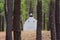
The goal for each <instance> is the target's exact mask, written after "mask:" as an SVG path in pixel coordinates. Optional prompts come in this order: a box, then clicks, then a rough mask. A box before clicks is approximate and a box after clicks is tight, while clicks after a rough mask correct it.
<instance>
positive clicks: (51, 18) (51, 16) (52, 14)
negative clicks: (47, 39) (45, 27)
mask: <svg viewBox="0 0 60 40" xmlns="http://www.w3.org/2000/svg"><path fill="white" fill-rule="evenodd" d="M49 9H50V10H49V27H50V30H51V40H56V27H55V0H50V8H49Z"/></svg>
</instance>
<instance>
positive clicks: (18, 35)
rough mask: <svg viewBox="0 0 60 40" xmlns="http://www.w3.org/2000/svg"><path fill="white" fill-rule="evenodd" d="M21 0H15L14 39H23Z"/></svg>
mask: <svg viewBox="0 0 60 40" xmlns="http://www.w3.org/2000/svg"><path fill="white" fill-rule="evenodd" d="M20 5H21V0H14V14H13V15H14V19H13V30H14V40H21V29H20V14H21V6H20Z"/></svg>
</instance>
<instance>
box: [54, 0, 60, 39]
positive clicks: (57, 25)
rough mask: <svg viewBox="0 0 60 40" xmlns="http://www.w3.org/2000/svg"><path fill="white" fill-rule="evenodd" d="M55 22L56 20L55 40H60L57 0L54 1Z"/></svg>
mask: <svg viewBox="0 0 60 40" xmlns="http://www.w3.org/2000/svg"><path fill="white" fill-rule="evenodd" d="M55 3H56V4H55V9H56V10H55V22H56V35H57V40H60V20H59V0H56V2H55Z"/></svg>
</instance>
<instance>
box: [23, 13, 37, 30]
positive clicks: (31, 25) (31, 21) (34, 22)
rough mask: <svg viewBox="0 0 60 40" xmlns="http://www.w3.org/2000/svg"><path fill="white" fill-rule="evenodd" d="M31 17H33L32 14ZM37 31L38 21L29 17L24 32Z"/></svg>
mask: <svg viewBox="0 0 60 40" xmlns="http://www.w3.org/2000/svg"><path fill="white" fill-rule="evenodd" d="M30 15H32V13H31V14H30ZM36 29H37V20H36V19H34V17H29V18H28V19H27V20H26V21H25V23H24V25H23V31H36Z"/></svg>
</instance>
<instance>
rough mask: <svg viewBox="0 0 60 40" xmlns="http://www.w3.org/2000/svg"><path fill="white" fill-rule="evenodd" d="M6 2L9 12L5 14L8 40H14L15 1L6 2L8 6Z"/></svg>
mask: <svg viewBox="0 0 60 40" xmlns="http://www.w3.org/2000/svg"><path fill="white" fill-rule="evenodd" d="M6 2H7V10H8V11H7V13H5V15H6V40H12V26H13V24H12V14H13V11H12V10H13V0H5V4H6ZM5 8H6V7H5ZM5 11H6V10H5Z"/></svg>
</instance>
